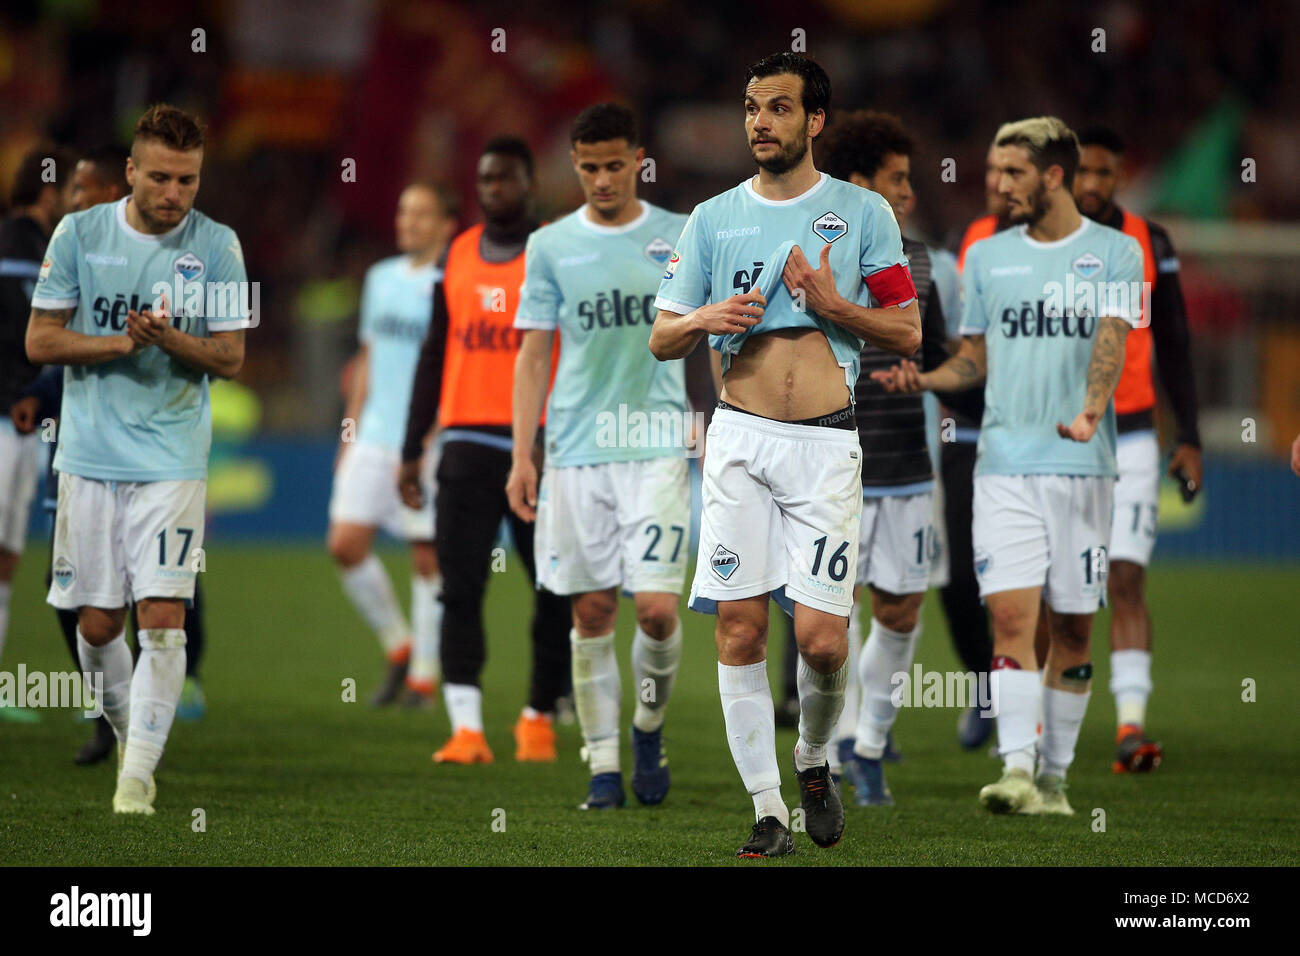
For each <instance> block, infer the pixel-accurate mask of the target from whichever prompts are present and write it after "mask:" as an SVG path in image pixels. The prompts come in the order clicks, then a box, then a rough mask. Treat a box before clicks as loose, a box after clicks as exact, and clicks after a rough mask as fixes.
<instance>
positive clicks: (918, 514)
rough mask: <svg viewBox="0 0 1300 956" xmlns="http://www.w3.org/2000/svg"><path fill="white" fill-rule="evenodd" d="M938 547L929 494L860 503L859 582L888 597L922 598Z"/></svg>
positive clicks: (872, 499) (889, 497)
mask: <svg viewBox="0 0 1300 956" xmlns="http://www.w3.org/2000/svg"><path fill="white" fill-rule="evenodd" d="M937 547H938V543H937V540H936V538H935V528H934V495H933V494H932V493H931V492H928V491H923V492H920V493H918V494H914V495H884V496H882V497H870V496H869V497H866V498H864V499H863V500H862V526H861V530H860V531H859V537H858V584H869V585H871V586H872V587H874V588H877V589H879V590H881V591H887V592H888V593H890V594H920V593H922V592H924V591H926V590H928V589H929V587H930V574H931V570H932V566H933V564H934V561H935V559H936V550H937Z"/></svg>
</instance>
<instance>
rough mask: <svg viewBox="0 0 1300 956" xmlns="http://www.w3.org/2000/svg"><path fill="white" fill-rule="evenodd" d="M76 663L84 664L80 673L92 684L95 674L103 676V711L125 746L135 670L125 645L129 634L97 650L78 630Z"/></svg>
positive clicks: (101, 697)
mask: <svg viewBox="0 0 1300 956" xmlns="http://www.w3.org/2000/svg"><path fill="white" fill-rule="evenodd" d="M77 659H78V660H79V661H81V672H82V673H83V674H90V675H91V680H92V681H93V680H94V675H95V674H102V675H103V677H102V681H103V684H102V685H101V686H102V687H103V693H102V694H101V695H100V702H99V703H100V706H102V707H103V708H104V717H105V719H106V720H107V721H108V722H109V723H110V724H112V726H113V733H114V734H116V735H117V739H118V740H120V741H123V742H125V741H126V731H127V726H128V723H129V721H130V717H131V670H132V668H134V667H135V661H133V660H132V659H131V648H129V647H127V644H126V631H123V632H122V633H121V634H119V635H117V637H115V638H113V639H112V640H111V641H109V642H108V643H107V644H105V645H103V646H102V647H95V646H94V645H93V644H91V643H90V642H89V641H87V640H86V639H85V638H84V637H82V636H81V628H80V627H78V628H77Z"/></svg>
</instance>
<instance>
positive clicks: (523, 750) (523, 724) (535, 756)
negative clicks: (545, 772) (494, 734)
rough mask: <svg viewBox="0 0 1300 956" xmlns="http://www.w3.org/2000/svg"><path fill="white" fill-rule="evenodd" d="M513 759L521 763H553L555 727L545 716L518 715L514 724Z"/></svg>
mask: <svg viewBox="0 0 1300 956" xmlns="http://www.w3.org/2000/svg"><path fill="white" fill-rule="evenodd" d="M515 759H516V760H518V761H520V762H521V763H554V762H555V761H556V759H558V758H557V757H556V754H555V725H554V724H553V723H552V721H551V718H550V717H548V716H546V715H545V714H538V715H537V716H536V717H528V716H526V715H524V714H520V715H519V720H517V721H516V722H515Z"/></svg>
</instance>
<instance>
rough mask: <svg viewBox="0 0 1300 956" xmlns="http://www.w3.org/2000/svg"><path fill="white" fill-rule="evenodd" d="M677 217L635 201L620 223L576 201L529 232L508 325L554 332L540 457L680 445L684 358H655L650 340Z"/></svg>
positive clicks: (606, 456)
mask: <svg viewBox="0 0 1300 956" xmlns="http://www.w3.org/2000/svg"><path fill="white" fill-rule="evenodd" d="M685 223H686V217H685V216H683V215H680V214H678V213H674V212H669V211H668V210H666V209H660V208H659V207H658V206H655V205H652V204H650V203H648V202H646V201H645V200H641V214H640V215H639V216H638V217H637V218H636V219H634V220H632V221H631V222H628V223H625V224H623V225H621V226H602V225H599V224H597V223H594V222H592V221H591V220H590V219H588V218H587V207H586V206H583V207H581V208H579V209H577V210H576V211H574V212H572V213H570V214H569V215H567V216H565V217H564V218H562V219H559V220H557V221H555V222H553V223H550V224H549V225H546V226H543V227H542V228H540V229H538V230H537V231H536V232H534V233H533V234H532V235H530V236H529V237H528V246H527V249H526V251H525V255H524V284H523V287H522V289H521V290H520V301H519V309H518V311H517V312H516V313H515V328H517V329H557V330H558V331H559V335H560V362H559V365H558V367H557V368H556V371H555V382H554V384H553V385H552V387H551V395H550V398H549V400H548V401H547V406H546V455H547V464H548V465H550V466H554V467H558V468H563V467H568V466H570V465H591V464H597V463H600V462H610V461H641V460H644V459H648V458H661V457H665V456H672V455H675V456H678V457H680V456H682V455H684V454H685V453H686V452H685V447H686V440H689V436H688V435H686V434H685V430H686V426H687V421H686V379H685V365H684V363H683V362H682V361H681V360H677V361H672V362H659V361H656V360H655V357H654V356H653V355H652V354H651V353H650V345H649V343H650V329H651V327H652V326H653V325H654V321H655V316H656V315H657V312H656V310H655V307H654V297H655V292H656V290H657V289H658V288H659V277H660V276H661V275H663V271H664V268H665V267H666V265H667V263H668V259H669V257H670V256H671V255H672V253H673V248H674V247H675V245H676V243H677V239H678V237H679V236H680V235H681V231H682V226H683V225H684V224H685Z"/></svg>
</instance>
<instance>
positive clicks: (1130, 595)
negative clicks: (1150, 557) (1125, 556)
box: [1106, 561, 1146, 609]
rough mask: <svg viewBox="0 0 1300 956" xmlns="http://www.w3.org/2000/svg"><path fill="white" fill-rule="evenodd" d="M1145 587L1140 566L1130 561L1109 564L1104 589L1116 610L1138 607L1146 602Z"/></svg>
mask: <svg viewBox="0 0 1300 956" xmlns="http://www.w3.org/2000/svg"><path fill="white" fill-rule="evenodd" d="M1145 585H1146V576H1145V574H1144V573H1143V568H1142V565H1140V564H1135V563H1134V562H1132V561H1112V562H1111V564H1110V569H1109V571H1108V572H1107V585H1106V589H1107V592H1108V594H1109V597H1110V601H1111V603H1112V604H1113V605H1114V606H1115V607H1116V609H1119V608H1121V607H1123V608H1129V607H1140V606H1141V605H1142V604H1143V603H1144V602H1145V600H1146V587H1145Z"/></svg>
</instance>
